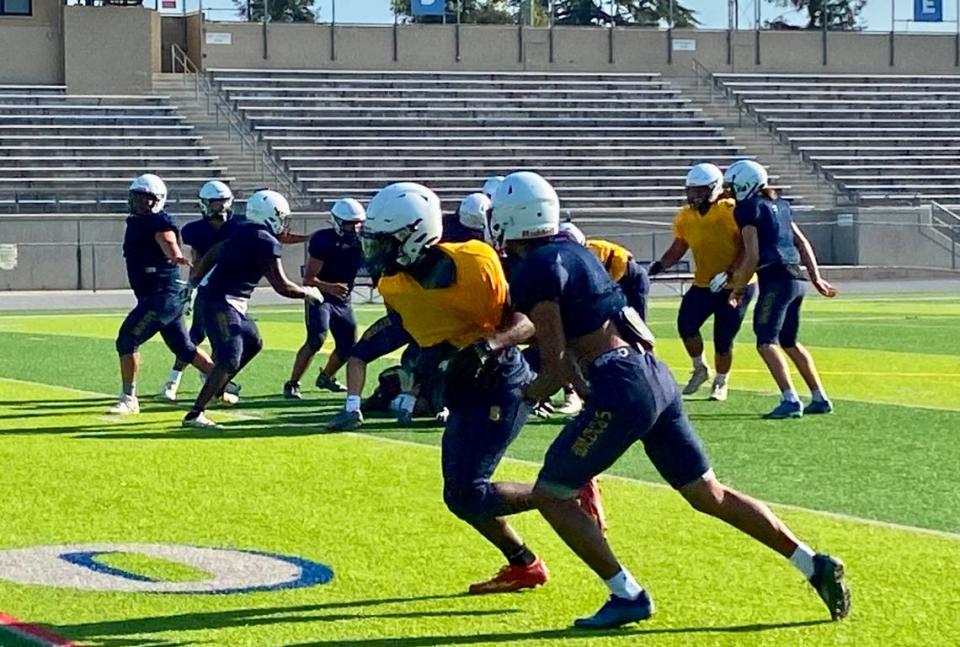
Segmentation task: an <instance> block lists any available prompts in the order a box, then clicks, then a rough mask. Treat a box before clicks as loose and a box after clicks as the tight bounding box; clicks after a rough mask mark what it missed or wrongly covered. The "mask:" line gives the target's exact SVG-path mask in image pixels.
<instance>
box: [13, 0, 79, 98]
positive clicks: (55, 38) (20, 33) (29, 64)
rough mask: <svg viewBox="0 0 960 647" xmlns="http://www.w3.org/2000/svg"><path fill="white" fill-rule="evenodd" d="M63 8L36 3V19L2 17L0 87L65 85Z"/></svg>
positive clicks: (46, 0) (52, 2) (47, 1)
mask: <svg viewBox="0 0 960 647" xmlns="http://www.w3.org/2000/svg"><path fill="white" fill-rule="evenodd" d="M62 9H63V7H62V6H61V3H60V2H58V1H57V0H33V15H32V16H0V84H2V83H21V84H22V83H36V84H42V83H56V84H59V83H63V14H62Z"/></svg>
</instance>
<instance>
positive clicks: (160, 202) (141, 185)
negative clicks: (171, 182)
mask: <svg viewBox="0 0 960 647" xmlns="http://www.w3.org/2000/svg"><path fill="white" fill-rule="evenodd" d="M130 193H131V194H133V193H141V194H144V195H149V196H153V198H154V199H155V200H156V203H155V204H154V205H153V206H152V207H151V208H150V211H151V212H152V213H160V212H161V211H163V207H164V205H165V204H166V203H167V185H166V184H164V183H163V180H161V179H160V178H159V177H157V176H156V175H154V174H153V173H144V174H143V175H140V176H138V177H136V178H134V179H133V182H131V183H130ZM130 197H131V200H130V202H131V205H130V210H131V211H133V204H132V197H133V196H132V195H131V196H130Z"/></svg>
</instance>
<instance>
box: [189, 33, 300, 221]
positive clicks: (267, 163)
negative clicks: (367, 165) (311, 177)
mask: <svg viewBox="0 0 960 647" xmlns="http://www.w3.org/2000/svg"><path fill="white" fill-rule="evenodd" d="M170 57H171V69H172V71H173V72H174V73H177V64H178V63H179V66H180V69H181V70H182V73H183V74H184V76H185V77H187V76H192V79H193V84H194V96H195V97H196V99H197V100H198V101H199V100H200V96H201V94H202V95H203V96H204V98H205V99H206V104H207V114H213V115H214V116H215V118H216V122H217V124H218V125H219V124H220V116H221V115H223V117H224V124H225V128H226V131H227V137H230V136H231V134H236V135H237V136H238V137H239V138H240V152H241V153H246V152H247V149H249V150H250V154H251V157H252V159H253V168H254V171H256V170H257V167H258V164H259V170H260V177H261V178H263V179H264V180H266V174H267V173H268V172H269V173H270V175H272V176H273V178H274V180H276V182H277V186H278V188H282V189H283V190H284V192H285V193H287V195H288V196H289V197H290V198H291V202H292V203H299V204H302V203H304V202H305V201H304V200H303V198H302V196H301V191H300V187H299V185H298V184H297V182H296V180H294V179H293V178H291V177H290V176H289V175H288V174H287V172H286V170H285V169H284V168H283V167H282V166H281V165H280V164H279V163H278V162H277V160H276V159H274V157H273V156H272V155H270V154H269V153H267V152H266V151H265V150H263V148H262V147H261V146H260V144H259V142H258V141H257V139H256V138H255V137H254V136H253V135H252V134H251V133H250V131H249V130H248V129H247V127H246V123H245V122H244V120H243V117H242V116H241V115H240V114H239V113H238V112H237V111H236V110H234V109H233V107H232V106H231V105H230V103H229V102H228V101H227V100H226V99H225V98H224V97H223V96H222V95H221V93H220V91H219V90H218V89H217V88H216V87H214V86H213V84H211V83H210V81H209V80H208V79H207V77H206V76H205V75H204V74H203V73H202V72H201V71H200V70H199V68H198V67H197V66H196V65H195V64H194V62H193V61H191V60H190V57H189V56H187V53H186V52H184V51H183V49H182V48H181V47H180V46H179V45H178V44H176V43H172V44H171V45H170ZM185 80H186V78H185ZM306 202H310V201H309V200H308V201H306Z"/></svg>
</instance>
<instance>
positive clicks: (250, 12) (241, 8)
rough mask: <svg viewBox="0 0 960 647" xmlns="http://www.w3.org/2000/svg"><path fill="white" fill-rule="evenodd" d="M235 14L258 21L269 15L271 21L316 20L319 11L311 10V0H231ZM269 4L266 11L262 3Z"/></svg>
mask: <svg viewBox="0 0 960 647" xmlns="http://www.w3.org/2000/svg"><path fill="white" fill-rule="evenodd" d="M233 4H234V5H235V6H236V7H237V15H238V16H240V17H241V18H246V19H247V20H248V21H260V20H263V18H264V16H265V15H267V16H269V19H270V20H271V21H272V22H316V21H317V19H318V18H319V17H320V15H319V12H314V11H313V8H312V7H313V0H268V1H267V2H266V3H265V0H249V2H248V0H233ZM265 4H266V5H267V6H269V12H266V11H265V9H264V5H265Z"/></svg>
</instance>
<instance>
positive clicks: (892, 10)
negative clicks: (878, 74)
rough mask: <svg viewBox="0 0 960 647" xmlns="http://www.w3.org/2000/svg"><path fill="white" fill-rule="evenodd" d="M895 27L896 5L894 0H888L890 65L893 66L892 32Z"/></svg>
mask: <svg viewBox="0 0 960 647" xmlns="http://www.w3.org/2000/svg"><path fill="white" fill-rule="evenodd" d="M896 27H897V5H896V2H895V0H890V67H893V65H894V60H895V56H894V53H893V48H894V32H895V31H896Z"/></svg>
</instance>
